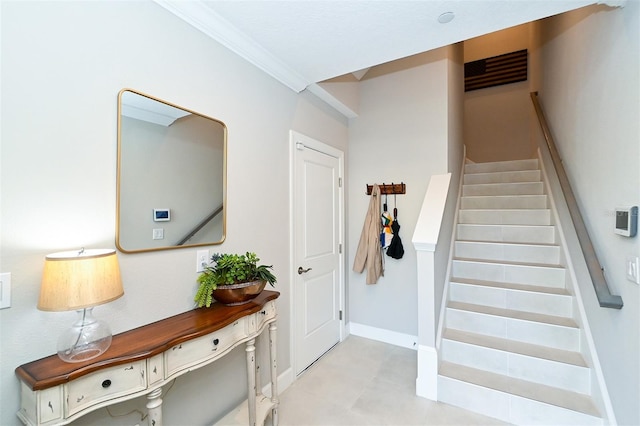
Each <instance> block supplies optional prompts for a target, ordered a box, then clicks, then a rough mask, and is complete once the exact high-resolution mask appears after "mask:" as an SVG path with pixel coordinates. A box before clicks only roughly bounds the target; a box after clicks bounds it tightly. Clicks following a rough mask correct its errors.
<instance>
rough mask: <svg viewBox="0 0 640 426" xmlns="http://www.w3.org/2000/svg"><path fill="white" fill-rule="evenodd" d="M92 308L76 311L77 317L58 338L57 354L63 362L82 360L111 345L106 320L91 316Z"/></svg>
mask: <svg viewBox="0 0 640 426" xmlns="http://www.w3.org/2000/svg"><path fill="white" fill-rule="evenodd" d="M92 311H93V308H86V309H83V310H81V311H78V314H79V319H78V321H76V322H75V323H74V324H73V325H72V326H71V328H70V329H69V330H67V331H66V332H64V333H63V334H62V335H61V336H60V338H59V339H58V356H59V357H60V359H62V360H63V361H65V362H83V361H88V360H90V359H93V358H95V357H97V356H99V355H101V354H103V353H104V352H105V351H106V350H107V349H109V346H111V330H110V329H109V326H108V325H107V323H106V322H104V321H100V320H97V319H95V318H93V316H92Z"/></svg>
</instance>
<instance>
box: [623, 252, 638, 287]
mask: <svg viewBox="0 0 640 426" xmlns="http://www.w3.org/2000/svg"><path fill="white" fill-rule="evenodd" d="M626 269H627V279H628V280H629V281H631V282H633V283H636V284H640V258H638V257H637V256H629V257H627V263H626Z"/></svg>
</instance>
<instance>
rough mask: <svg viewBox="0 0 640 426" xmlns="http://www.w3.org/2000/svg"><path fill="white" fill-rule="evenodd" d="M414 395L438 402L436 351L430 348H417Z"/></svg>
mask: <svg viewBox="0 0 640 426" xmlns="http://www.w3.org/2000/svg"><path fill="white" fill-rule="evenodd" d="M416 395H417V396H421V397H423V398H427V399H430V400H431V401H437V400H438V351H437V350H436V349H435V348H433V347H431V346H425V345H419V346H418V377H417V378H416Z"/></svg>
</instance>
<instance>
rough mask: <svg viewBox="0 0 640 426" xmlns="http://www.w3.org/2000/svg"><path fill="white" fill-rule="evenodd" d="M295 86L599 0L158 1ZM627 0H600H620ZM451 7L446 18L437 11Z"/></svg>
mask: <svg viewBox="0 0 640 426" xmlns="http://www.w3.org/2000/svg"><path fill="white" fill-rule="evenodd" d="M155 1H156V3H158V4H159V5H161V6H163V7H164V8H166V9H167V10H169V11H170V12H172V13H174V14H175V15H176V16H178V17H180V18H181V19H184V20H185V21H186V22H188V23H189V24H191V25H193V26H194V27H196V28H198V29H199V30H201V31H203V32H204V33H205V34H207V35H209V36H210V37H212V38H213V39H215V40H217V41H218V42H220V43H221V44H223V45H224V46H226V47H228V48H229V49H231V50H233V51H234V52H236V53H237V54H238V55H240V56H242V57H243V58H245V59H246V60H248V61H249V62H251V63H253V64H254V65H256V66H257V67H259V68H261V69H262V70H263V71H265V72H266V73H268V74H270V75H271V76H273V77H274V78H276V79H277V80H279V81H280V82H282V83H283V84H285V85H287V86H288V87H290V88H291V89H293V90H295V91H296V92H300V91H302V90H304V89H306V88H309V89H310V90H311V91H313V88H314V87H316V88H317V85H316V83H319V82H321V81H324V80H327V79H330V78H334V77H337V76H341V75H345V74H348V73H355V74H354V75H356V76H357V77H361V76H362V74H363V72H364V71H363V72H360V73H358V71H361V70H366V69H367V68H369V67H372V66H374V65H378V64H382V63H386V62H389V61H393V60H396V59H400V58H404V57H407V56H411V55H414V54H417V53H421V52H426V51H429V50H432V49H436V48H439V47H442V46H446V45H449V44H452V43H456V42H459V41H463V40H467V39H470V38H473V37H477V36H480V35H483V34H488V33H491V32H494V31H497V30H501V29H504V28H509V27H512V26H515V25H520V24H523V23H525V22H530V21H534V20H537V19H541V18H545V17H548V16H552V15H556V14H559V13H562V12H566V11H568V10H572V9H577V8H580V7H583V6H586V5H589V4H594V3H598V2H597V1H596V0H508V1H507V0H409V1H406V0H298V1H294V0H288V1H285V0H236V1H231V0H227V1H220V0H155ZM624 1H625V0H609V1H600V2H599V3H603V2H604V3H607V4H609V5H612V6H618V5H620V4H621V3H624ZM446 12H452V13H453V14H454V19H453V20H452V21H451V22H449V23H444V24H443V23H440V22H438V17H439V16H440V15H441V14H443V13H446Z"/></svg>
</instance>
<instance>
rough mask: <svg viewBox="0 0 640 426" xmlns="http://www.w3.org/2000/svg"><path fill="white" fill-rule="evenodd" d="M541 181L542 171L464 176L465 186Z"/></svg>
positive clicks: (469, 174)
mask: <svg viewBox="0 0 640 426" xmlns="http://www.w3.org/2000/svg"><path fill="white" fill-rule="evenodd" d="M540 180H541V173H540V170H524V171H512V172H493V173H468V174H465V175H464V178H463V181H462V183H463V184H464V185H476V184H484V183H513V182H538V181H540Z"/></svg>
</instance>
